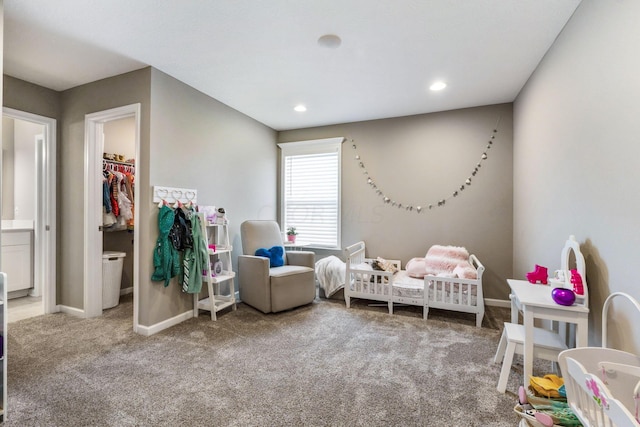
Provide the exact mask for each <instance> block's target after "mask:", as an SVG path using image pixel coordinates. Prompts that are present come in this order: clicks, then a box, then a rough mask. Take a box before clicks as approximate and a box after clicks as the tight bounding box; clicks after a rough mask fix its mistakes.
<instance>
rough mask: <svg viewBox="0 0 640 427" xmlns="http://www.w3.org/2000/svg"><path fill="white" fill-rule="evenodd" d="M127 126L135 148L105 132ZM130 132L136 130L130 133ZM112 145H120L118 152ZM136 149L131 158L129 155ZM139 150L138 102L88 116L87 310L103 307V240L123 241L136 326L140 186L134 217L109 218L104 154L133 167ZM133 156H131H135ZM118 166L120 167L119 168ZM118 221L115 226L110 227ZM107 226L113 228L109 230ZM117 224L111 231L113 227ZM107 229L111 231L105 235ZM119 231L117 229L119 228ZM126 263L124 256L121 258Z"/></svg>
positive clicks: (135, 327)
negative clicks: (119, 141) (105, 189)
mask: <svg viewBox="0 0 640 427" xmlns="http://www.w3.org/2000/svg"><path fill="white" fill-rule="evenodd" d="M128 123H131V126H130V128H131V131H130V132H127V133H128V135H129V136H130V137H131V140H132V142H133V147H131V151H127V150H129V148H126V149H125V148H123V147H120V146H118V145H117V144H116V145H114V143H113V142H109V140H114V139H115V140H117V139H119V138H120V137H115V138H111V137H110V136H107V135H106V134H111V133H112V132H115V133H118V132H119V131H120V130H118V129H125V128H128V127H129V124H128ZM131 133H132V135H131ZM110 151H119V152H118V153H114V152H110ZM131 153H133V158H131V156H132V154H131ZM139 156H140V104H132V105H127V106H124V107H119V108H114V109H110V110H105V111H100V112H97V113H92V114H87V115H86V116H85V197H84V200H85V205H84V218H85V227H84V238H85V241H84V247H85V251H84V315H85V317H96V316H100V315H102V312H103V309H104V308H103V285H104V283H103V265H104V264H103V253H104V250H105V249H113V247H112V248H107V247H105V242H108V243H107V244H109V245H120V247H122V248H124V249H123V252H126V253H127V255H126V256H125V257H124V259H125V260H126V259H127V258H129V259H128V262H127V265H128V266H130V267H129V271H128V272H127V269H124V267H123V271H124V274H125V275H126V277H128V280H129V284H130V285H131V286H128V285H127V284H126V283H125V288H124V289H122V290H121V292H122V293H123V294H126V293H130V292H131V291H133V330H134V332H137V330H138V264H139V260H138V258H139V237H138V234H139V226H138V216H137V215H135V206H138V204H139V191H135V190H134V191H133V197H132V198H133V200H132V202H133V207H134V209H133V212H134V214H133V219H132V222H131V223H126V220H125V221H124V223H123V222H122V221H120V219H119V218H116V222H113V221H112V220H108V221H107V220H106V217H105V214H106V208H105V207H103V206H104V204H103V202H104V200H105V199H104V186H103V178H104V174H103V172H104V171H105V167H106V166H105V164H106V163H105V161H104V160H105V157H107V160H108V161H109V162H108V163H109V165H110V166H111V165H116V166H120V165H121V166H122V167H131V166H134V167H135V165H132V163H133V164H135V163H136V161H137V159H139ZM131 160H133V161H131ZM116 169H117V168H116ZM114 226H116V228H115V229H112V227H114ZM107 229H109V230H108V231H107ZM112 230H114V232H113V233H112V232H111V231H112ZM106 233H109V236H106ZM116 233H118V234H116ZM123 263H124V262H123Z"/></svg>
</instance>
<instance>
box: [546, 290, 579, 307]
mask: <svg viewBox="0 0 640 427" xmlns="http://www.w3.org/2000/svg"><path fill="white" fill-rule="evenodd" d="M551 298H553V301H555V303H556V304H560V305H573V303H574V302H576V294H575V293H574V292H573V291H572V290H571V289H567V288H553V290H552V291H551Z"/></svg>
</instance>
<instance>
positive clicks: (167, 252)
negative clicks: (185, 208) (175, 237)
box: [151, 205, 180, 288]
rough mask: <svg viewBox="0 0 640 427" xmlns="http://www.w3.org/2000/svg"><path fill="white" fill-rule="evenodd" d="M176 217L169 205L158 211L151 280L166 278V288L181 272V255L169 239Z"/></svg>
mask: <svg viewBox="0 0 640 427" xmlns="http://www.w3.org/2000/svg"><path fill="white" fill-rule="evenodd" d="M174 217H175V214H174V211H173V209H171V208H170V207H169V206H167V205H162V207H161V208H160V210H159V212H158V230H159V235H158V240H157V241H156V248H155V251H154V252H153V267H154V268H155V270H154V272H153V274H152V275H151V280H153V281H160V280H164V286H165V288H166V287H167V286H169V282H170V281H171V278H172V277H175V276H177V275H178V274H179V273H180V255H179V254H178V251H177V250H176V249H175V248H174V247H173V245H172V244H171V241H170V240H169V231H170V230H171V227H172V226H173V219H174Z"/></svg>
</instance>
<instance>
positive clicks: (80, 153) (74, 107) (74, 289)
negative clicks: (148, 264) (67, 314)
mask: <svg viewBox="0 0 640 427" xmlns="http://www.w3.org/2000/svg"><path fill="white" fill-rule="evenodd" d="M150 82H151V69H150V68H145V69H142V70H138V71H134V72H131V73H127V74H122V75H120V76H116V77H111V78H108V79H104V80H99V81H97V82H93V83H89V84H86V85H82V86H78V87H75V88H73V89H69V90H66V91H64V92H62V94H61V95H62V102H61V111H62V114H61V116H62V119H61V120H60V122H59V127H60V129H61V134H62V140H61V143H58V151H59V154H60V155H59V157H58V168H57V170H58V215H57V217H58V230H59V235H58V247H59V252H58V271H59V274H58V295H57V302H58V304H62V305H66V306H69V307H76V308H80V309H82V308H83V295H84V289H83V262H82V260H83V257H84V240H83V239H84V228H83V225H82V224H84V202H83V198H84V167H83V165H84V130H85V129H84V128H85V126H84V118H85V115H86V114H89V113H95V112H98V111H103V110H108V109H110V108H116V107H121V106H123V105H129V104H135V103H140V104H141V106H142V117H141V145H142V146H144V147H148V146H149V110H150ZM146 159H148V157H146ZM141 160H142V162H141V164H139V165H137V166H138V167H137V168H136V175H137V176H136V179H137V180H138V183H139V184H140V183H144V182H145V176H146V175H147V174H148V164H147V163H145V162H144V160H145V158H144V157H143V158H142V159H141ZM146 181H148V179H147V180H146ZM138 188H142V189H143V191H144V187H140V186H138ZM142 194H143V195H144V193H142ZM145 237H146V238H147V239H149V238H150V237H149V235H146V236H144V234H143V235H142V236H141V238H145ZM141 255H142V256H144V255H145V253H144V252H142V253H141ZM147 256H150V255H148V254H147ZM142 259H144V258H142ZM140 303H141V304H144V301H141V302H140Z"/></svg>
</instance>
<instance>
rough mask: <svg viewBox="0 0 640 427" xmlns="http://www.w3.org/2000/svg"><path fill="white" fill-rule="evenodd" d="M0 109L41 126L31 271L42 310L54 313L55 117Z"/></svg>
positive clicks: (16, 117)
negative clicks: (40, 296)
mask: <svg viewBox="0 0 640 427" xmlns="http://www.w3.org/2000/svg"><path fill="white" fill-rule="evenodd" d="M2 113H3V114H4V115H5V116H7V117H11V118H13V119H18V120H25V121H28V122H32V123H37V124H39V125H42V126H44V132H43V134H44V144H43V152H41V153H39V155H38V162H37V163H38V164H37V165H36V168H38V173H37V175H38V176H39V177H41V178H42V179H39V180H37V182H36V185H37V190H36V193H37V196H36V218H35V223H34V230H33V231H34V236H35V239H34V242H35V245H36V246H35V247H34V251H33V253H34V272H35V282H36V283H37V284H39V283H42V288H43V289H42V301H43V309H44V312H45V313H54V312H57V311H59V310H58V307H57V305H56V253H57V251H56V120H55V119H52V118H50V117H44V116H39V115H37V114H32V113H27V112H25V111H19V110H15V109H13V108H7V107H4V108H3V109H2ZM40 156H41V157H40ZM40 159H42V160H40ZM40 279H41V280H40Z"/></svg>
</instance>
